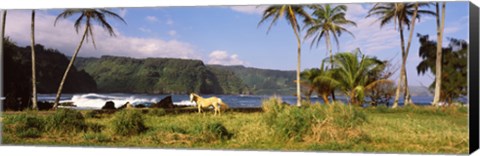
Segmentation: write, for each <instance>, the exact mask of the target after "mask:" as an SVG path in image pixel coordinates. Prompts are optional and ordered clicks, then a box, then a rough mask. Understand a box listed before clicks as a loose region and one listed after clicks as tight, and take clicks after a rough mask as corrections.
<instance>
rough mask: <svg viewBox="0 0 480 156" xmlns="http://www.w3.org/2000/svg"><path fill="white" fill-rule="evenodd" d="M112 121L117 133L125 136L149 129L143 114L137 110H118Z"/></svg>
mask: <svg viewBox="0 0 480 156" xmlns="http://www.w3.org/2000/svg"><path fill="white" fill-rule="evenodd" d="M111 123H112V126H113V130H114V132H115V134H118V135H123V136H127V135H136V134H140V133H142V132H144V131H146V130H147V127H146V126H145V123H144V119H143V116H142V114H141V113H140V112H138V111H135V110H121V111H119V112H116V113H115V115H114V117H113V119H112V121H111Z"/></svg>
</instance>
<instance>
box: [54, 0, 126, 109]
mask: <svg viewBox="0 0 480 156" xmlns="http://www.w3.org/2000/svg"><path fill="white" fill-rule="evenodd" d="M74 14H80V16H79V17H78V19H77V20H76V21H75V24H74V26H75V29H76V31H77V33H78V29H80V27H81V25H82V22H85V26H84V27H85V30H84V32H83V36H82V39H81V40H80V44H78V47H77V49H76V50H75V53H73V56H72V58H71V59H70V62H69V63H68V66H67V69H66V70H65V73H64V74H63V77H62V81H60V85H59V86H58V91H57V97H56V98H55V104H54V105H53V108H55V109H56V108H57V106H58V104H59V101H60V96H61V94H62V89H63V85H64V83H65V80H66V79H67V76H68V73H69V72H70V69H71V68H72V66H73V63H74V62H75V59H76V58H77V54H78V52H80V48H81V47H82V44H83V41H84V40H85V38H87V41H88V38H89V37H90V38H91V39H92V43H93V46H94V47H96V45H95V39H94V38H93V22H94V21H96V22H97V23H98V24H100V26H102V27H103V28H104V29H105V30H106V31H107V32H108V33H109V35H110V36H115V32H114V31H113V28H112V26H110V24H109V23H108V22H107V20H106V18H105V17H107V16H108V17H112V18H115V19H118V20H120V21H123V22H124V23H125V24H127V23H126V22H125V21H124V20H123V18H122V17H120V16H119V15H117V14H116V13H114V12H111V11H108V10H106V9H66V10H65V11H63V12H62V13H60V14H59V15H58V16H57V18H56V19H55V24H56V23H57V21H58V20H59V19H60V18H65V19H66V18H69V17H71V16H73V15H74Z"/></svg>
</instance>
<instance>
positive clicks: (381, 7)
mask: <svg viewBox="0 0 480 156" xmlns="http://www.w3.org/2000/svg"><path fill="white" fill-rule="evenodd" d="M429 5H430V4H429V3H376V4H375V5H374V6H373V8H371V9H370V11H369V13H368V15H367V17H370V16H379V21H380V26H381V27H383V26H385V25H386V24H388V23H390V22H392V21H393V22H394V23H395V27H397V25H396V24H397V23H398V28H399V29H398V30H399V33H400V44H401V46H400V47H401V52H402V66H401V69H400V79H399V81H398V84H397V85H398V86H397V90H396V93H395V100H394V104H393V107H397V106H398V99H399V95H400V89H401V86H402V84H403V89H404V96H403V97H404V99H405V100H404V101H405V103H406V104H408V103H412V102H411V96H410V92H409V88H408V81H407V72H406V67H405V66H406V61H407V57H408V51H409V49H410V45H411V39H412V36H413V30H414V28H415V22H416V21H415V20H416V19H417V18H418V19H420V16H421V15H435V13H434V12H432V11H429V10H421V9H419V7H428V6H429ZM410 18H411V19H410ZM405 26H407V29H410V35H409V38H408V42H407V47H406V48H405V39H404V35H403V29H404V27H405Z"/></svg>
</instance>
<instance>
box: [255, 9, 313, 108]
mask: <svg viewBox="0 0 480 156" xmlns="http://www.w3.org/2000/svg"><path fill="white" fill-rule="evenodd" d="M282 16H285V19H286V20H287V22H288V23H289V24H290V25H291V26H292V29H293V32H294V34H295V37H296V39H297V73H296V77H297V80H296V83H297V93H296V95H297V106H301V100H302V99H301V92H300V65H301V39H300V32H299V31H300V25H299V23H298V20H297V16H299V17H302V18H304V19H307V20H313V19H312V18H311V17H310V15H309V14H308V13H307V12H306V11H305V10H304V6H300V5H272V6H269V7H268V8H267V9H265V11H264V12H263V16H262V19H261V20H260V22H259V23H258V25H260V24H262V23H263V22H265V21H266V20H269V19H271V20H272V21H271V23H270V26H269V27H268V30H267V33H268V32H269V31H270V29H271V28H272V26H273V25H274V24H275V23H276V22H277V20H278V19H279V18H281V17H282Z"/></svg>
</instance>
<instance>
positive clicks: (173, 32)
mask: <svg viewBox="0 0 480 156" xmlns="http://www.w3.org/2000/svg"><path fill="white" fill-rule="evenodd" d="M168 35H170V36H172V37H173V36H175V35H177V31H175V30H170V31H168Z"/></svg>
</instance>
